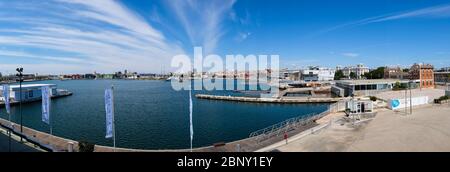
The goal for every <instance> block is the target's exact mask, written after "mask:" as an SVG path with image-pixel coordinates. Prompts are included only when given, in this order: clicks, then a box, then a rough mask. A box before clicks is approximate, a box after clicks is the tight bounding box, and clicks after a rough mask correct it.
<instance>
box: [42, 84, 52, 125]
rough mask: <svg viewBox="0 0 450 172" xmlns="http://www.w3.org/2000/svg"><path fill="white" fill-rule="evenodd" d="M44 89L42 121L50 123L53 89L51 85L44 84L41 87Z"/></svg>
mask: <svg viewBox="0 0 450 172" xmlns="http://www.w3.org/2000/svg"><path fill="white" fill-rule="evenodd" d="M41 91H42V121H43V122H45V123H47V124H50V101H51V90H50V87H48V86H44V87H42V88H41Z"/></svg>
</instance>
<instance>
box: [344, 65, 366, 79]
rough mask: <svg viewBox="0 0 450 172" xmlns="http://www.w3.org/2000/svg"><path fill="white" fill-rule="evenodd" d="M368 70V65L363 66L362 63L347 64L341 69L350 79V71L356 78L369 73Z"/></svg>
mask: <svg viewBox="0 0 450 172" xmlns="http://www.w3.org/2000/svg"><path fill="white" fill-rule="evenodd" d="M369 72H370V70H369V68H368V67H366V66H364V65H363V64H358V65H356V67H355V66H349V67H345V68H343V69H342V73H343V74H344V76H345V77H347V78H349V79H351V76H350V75H351V73H354V74H355V75H356V79H361V78H362V77H363V75H364V74H366V73H369Z"/></svg>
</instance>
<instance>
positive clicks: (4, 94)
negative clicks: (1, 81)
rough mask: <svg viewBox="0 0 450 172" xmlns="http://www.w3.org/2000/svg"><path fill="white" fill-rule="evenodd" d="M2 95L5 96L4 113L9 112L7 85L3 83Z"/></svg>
mask: <svg viewBox="0 0 450 172" xmlns="http://www.w3.org/2000/svg"><path fill="white" fill-rule="evenodd" d="M3 97H4V98H5V108H6V113H8V114H10V112H11V107H10V104H9V85H3Z"/></svg>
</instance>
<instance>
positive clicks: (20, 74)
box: [16, 67, 23, 142]
mask: <svg viewBox="0 0 450 172" xmlns="http://www.w3.org/2000/svg"><path fill="white" fill-rule="evenodd" d="M16 71H17V72H18V74H16V76H17V77H18V78H19V79H18V81H19V92H20V93H19V96H20V100H19V113H20V133H21V134H22V135H23V120H22V82H23V68H22V67H20V68H17V69H16ZM22 135H21V136H20V142H22V141H23V140H22Z"/></svg>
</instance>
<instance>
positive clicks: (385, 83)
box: [331, 79, 417, 97]
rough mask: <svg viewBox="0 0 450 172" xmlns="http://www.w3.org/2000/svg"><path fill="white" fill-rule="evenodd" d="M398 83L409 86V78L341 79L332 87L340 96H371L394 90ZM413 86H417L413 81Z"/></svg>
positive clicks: (335, 93) (334, 92)
mask: <svg viewBox="0 0 450 172" xmlns="http://www.w3.org/2000/svg"><path fill="white" fill-rule="evenodd" d="M396 83H399V84H401V85H404V86H407V85H408V84H410V83H409V80H399V79H372V80H339V81H336V84H335V85H334V86H332V87H331V92H332V93H333V94H334V95H336V96H339V97H349V96H352V95H354V96H371V95H375V94H377V93H379V92H382V91H389V90H392V89H393V88H394V86H395V84H396ZM410 86H411V88H415V87H417V86H416V85H415V84H414V83H411V85H410Z"/></svg>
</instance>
